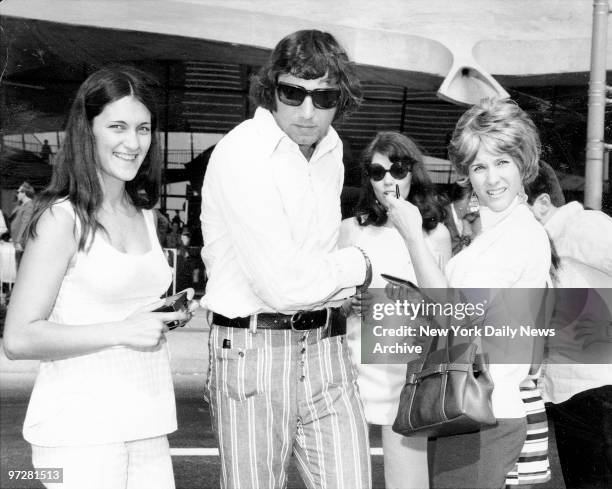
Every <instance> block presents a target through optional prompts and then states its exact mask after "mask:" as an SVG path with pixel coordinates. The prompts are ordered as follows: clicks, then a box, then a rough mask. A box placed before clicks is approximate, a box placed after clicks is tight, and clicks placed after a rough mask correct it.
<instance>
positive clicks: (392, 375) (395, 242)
mask: <svg viewBox="0 0 612 489" xmlns="http://www.w3.org/2000/svg"><path fill="white" fill-rule="evenodd" d="M352 221H354V219H353V220H352ZM424 235H425V242H426V243H427V246H428V248H429V250H430V251H431V252H432V254H433V255H434V258H435V259H436V261H438V262H440V264H441V266H444V265H445V260H446V256H442V255H443V254H444V253H442V254H440V253H439V252H438V251H437V250H436V249H437V248H444V246H442V247H440V246H438V243H437V242H436V240H438V241H439V240H440V239H441V240H442V241H444V240H446V248H447V249H448V254H450V235H449V234H448V230H447V229H446V227H445V226H444V224H442V223H439V224H438V227H436V228H435V229H434V230H433V231H432V232H431V233H430V234H427V233H424ZM349 241H350V244H353V245H356V246H359V247H360V248H361V249H363V250H365V252H366V253H367V254H368V257H369V258H370V261H371V263H372V283H371V284H370V289H371V291H372V290H373V289H378V290H380V291H382V290H383V289H384V288H385V285H386V284H387V282H386V280H385V279H383V278H382V276H381V274H383V273H386V274H389V275H393V276H396V277H399V278H403V279H404V280H410V281H411V282H413V283H414V284H417V279H416V275H415V272H414V268H413V265H412V260H411V258H410V253H409V252H408V248H407V247H406V244H405V243H404V240H403V238H402V237H401V235H400V234H399V232H398V231H397V229H396V228H394V227H387V226H359V225H356V224H355V225H354V226H353V228H352V232H351V236H350V237H349ZM344 244H345V245H348V244H349V242H346V243H344ZM395 319H396V318H391V317H388V318H386V319H385V322H384V324H385V326H386V327H388V328H392V327H394V326H398V327H399V326H401V325H402V324H404V323H405V321H404V320H403V319H402V318H401V317H398V318H397V320H398V322H397V324H393V321H394V320H395ZM346 326H347V328H346V339H347V344H348V346H349V348H350V351H351V360H352V362H353V366H354V367H355V369H356V370H357V373H358V376H357V385H358V386H359V395H360V397H361V399H362V401H363V407H364V413H365V417H366V420H367V421H368V423H371V424H380V425H390V424H393V421H394V420H395V416H396V415H397V409H398V405H399V399H400V394H401V391H402V387H403V386H404V383H405V381H406V362H404V363H385V364H382V363H376V364H375V363H370V364H365V363H361V345H362V336H361V318H360V317H359V316H357V315H355V314H353V313H351V314H350V315H349V317H348V318H347V325H346ZM380 356H381V355H380V354H379V358H380ZM417 357H418V355H417V354H416V353H415V354H409V355H407V358H408V360H414V359H416V358H417Z"/></svg>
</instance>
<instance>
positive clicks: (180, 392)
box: [0, 314, 565, 489]
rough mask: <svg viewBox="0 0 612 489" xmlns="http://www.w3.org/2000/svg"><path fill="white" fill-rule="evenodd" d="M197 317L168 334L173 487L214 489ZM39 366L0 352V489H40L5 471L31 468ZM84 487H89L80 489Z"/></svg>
mask: <svg viewBox="0 0 612 489" xmlns="http://www.w3.org/2000/svg"><path fill="white" fill-rule="evenodd" d="M203 323H204V321H203V317H200V314H198V315H197V316H196V318H194V320H193V321H192V323H190V324H189V325H187V327H186V328H185V329H183V330H177V331H175V332H172V333H171V334H170V335H169V336H168V341H169V346H170V352H171V366H172V371H173V378H174V384H175V390H176V397H177V414H178V425H179V429H178V431H177V432H176V433H173V434H172V435H170V437H169V438H170V446H171V448H172V453H173V456H172V461H173V464H174V474H175V478H176V486H177V489H213V488H218V487H219V483H218V477H219V457H218V455H217V450H216V444H215V440H214V436H213V434H212V432H211V424H210V413H209V410H208V405H207V404H206V403H205V402H204V401H203V398H202V390H203V385H204V383H205V372H206V369H207V365H208V355H207V348H206V339H207V330H206V328H204V327H203V326H202V325H203ZM36 370H37V362H28V361H20V362H11V361H9V360H8V359H6V357H5V356H4V354H3V352H2V351H1V348H0V488H1V489H13V488H14V489H25V488H27V489H31V488H34V487H36V488H41V487H42V486H40V485H39V486H33V485H32V484H31V483H27V482H25V483H24V482H15V481H9V480H8V476H7V471H8V470H9V469H19V468H21V469H23V468H26V467H27V468H31V462H30V449H29V446H28V444H27V443H26V442H25V441H24V440H23V438H22V436H21V426H22V424H23V419H24V417H25V412H26V408H27V402H28V399H29V396H30V392H31V389H32V386H33V382H34V378H35V375H36ZM370 441H371V445H372V447H373V448H372V451H373V456H372V467H373V485H374V487H375V488H383V487H384V475H383V466H382V456H381V449H380V446H381V442H380V430H379V429H376V428H375V429H372V430H371V431H370ZM551 442H552V443H551V446H552V447H553V450H552V453H551V462H552V467H553V474H554V477H553V480H552V481H551V482H549V483H548V484H544V485H540V486H539V487H538V488H537V489H565V486H564V484H563V481H562V478H561V475H560V474H561V472H560V467H559V463H558V459H557V456H556V451H555V450H554V438H553V439H552V440H551ZM289 488H304V485H303V484H302V482H301V480H300V478H299V475H298V474H297V471H296V470H295V468H292V470H291V471H290V473H289ZM83 489H87V488H83Z"/></svg>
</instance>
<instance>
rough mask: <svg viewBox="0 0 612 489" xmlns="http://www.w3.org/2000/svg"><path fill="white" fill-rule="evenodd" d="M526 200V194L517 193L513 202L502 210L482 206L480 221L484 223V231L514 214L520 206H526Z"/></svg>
mask: <svg viewBox="0 0 612 489" xmlns="http://www.w3.org/2000/svg"><path fill="white" fill-rule="evenodd" d="M526 201H527V198H526V196H524V195H523V196H520V195H517V196H516V197H515V198H514V200H513V201H512V203H511V204H510V205H509V206H508V208H507V209H505V210H503V211H501V212H494V211H492V210H491V209H489V208H488V207H485V206H482V207H481V208H480V222H481V223H482V229H483V231H484V230H487V229H490V228H492V227H494V226H497V224H499V223H500V222H502V221H503V220H504V219H506V217H508V216H509V215H510V214H512V212H513V211H514V209H515V208H517V207H518V206H526V205H527V204H526ZM530 212H531V211H530Z"/></svg>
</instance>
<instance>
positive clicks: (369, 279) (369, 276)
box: [355, 246, 372, 294]
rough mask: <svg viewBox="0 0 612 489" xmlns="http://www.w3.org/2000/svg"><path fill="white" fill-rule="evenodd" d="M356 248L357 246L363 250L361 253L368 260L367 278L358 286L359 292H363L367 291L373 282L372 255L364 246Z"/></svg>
mask: <svg viewBox="0 0 612 489" xmlns="http://www.w3.org/2000/svg"><path fill="white" fill-rule="evenodd" d="M355 248H357V249H358V250H359V251H361V254H362V255H363V258H364V259H365V262H366V276H365V280H364V281H363V283H362V284H361V285H359V286H358V287H357V292H359V293H360V294H361V293H363V292H365V291H366V290H368V287H369V286H370V284H371V283H372V262H371V261H370V257H369V256H368V254H367V253H366V252H365V251H364V250H363V248H360V247H359V246H355Z"/></svg>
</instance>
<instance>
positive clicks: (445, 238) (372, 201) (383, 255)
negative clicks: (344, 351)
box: [339, 132, 451, 488]
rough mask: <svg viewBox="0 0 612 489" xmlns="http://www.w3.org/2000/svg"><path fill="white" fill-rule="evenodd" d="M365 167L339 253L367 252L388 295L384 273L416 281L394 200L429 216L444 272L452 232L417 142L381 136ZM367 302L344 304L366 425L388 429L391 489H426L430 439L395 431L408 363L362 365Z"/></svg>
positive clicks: (432, 243)
mask: <svg viewBox="0 0 612 489" xmlns="http://www.w3.org/2000/svg"><path fill="white" fill-rule="evenodd" d="M362 166H363V173H362V175H363V176H362V185H361V197H360V201H359V203H358V205H357V213H356V214H357V217H354V218H351V219H346V220H344V221H343V222H342V227H341V228H340V240H339V243H340V246H341V247H346V246H353V245H356V246H359V247H360V248H362V249H363V250H365V251H366V253H367V254H368V256H369V257H370V260H371V262H372V271H373V278H372V285H371V287H373V288H379V289H384V287H385V284H386V282H385V280H384V279H383V278H382V277H381V273H382V274H384V273H386V274H390V275H394V276H397V277H399V278H403V279H405V280H410V281H412V282H416V281H417V280H416V277H415V273H414V270H413V267H412V263H411V261H410V256H409V254H408V251H407V249H406V246H405V244H404V242H403V239H402V237H401V235H400V234H399V232H398V231H397V229H396V228H395V226H394V224H393V223H392V222H391V221H390V220H389V219H387V208H388V205H389V200H391V199H398V198H399V199H402V200H407V201H409V202H412V203H413V204H414V205H416V206H417V208H418V209H419V212H420V213H422V216H423V220H422V223H423V225H422V228H421V229H420V230H419V233H420V234H421V235H422V237H423V240H424V241H425V242H426V243H427V246H428V249H429V250H430V251H431V253H432V256H434V257H435V258H434V259H435V261H436V263H440V265H441V266H443V265H444V264H445V263H446V261H447V260H448V259H449V258H450V256H451V242H450V234H449V232H448V230H447V229H446V227H445V226H444V224H442V220H443V218H444V210H443V208H442V206H441V205H440V204H439V203H438V200H437V199H436V196H435V194H434V191H433V188H432V185H431V182H430V179H429V176H428V175H427V170H426V169H425V166H424V165H423V157H422V155H421V152H420V151H419V149H418V148H417V146H416V145H415V143H414V142H413V141H412V140H410V139H409V138H407V137H406V136H404V135H402V134H400V133H397V132H380V133H378V134H377V135H376V137H375V138H374V140H373V141H372V142H371V143H370V144H369V145H368V146H367V148H366V149H365V151H364V153H363V157H362ZM398 193H399V195H398ZM367 300H368V298H367V297H359V296H355V297H353V298H352V299H350V300H349V301H348V302H347V303H346V310H347V311H350V312H349V317H348V324H347V341H348V344H349V347H350V349H351V357H352V359H353V362H354V363H355V367H356V369H357V371H358V374H359V375H358V378H357V383H358V384H359V392H360V395H361V398H362V400H363V403H364V408H365V414H366V419H367V420H368V422H369V423H371V424H377V425H382V440H383V454H384V467H385V483H386V487H388V488H426V487H428V475H427V439H426V438H419V437H414V438H405V437H403V436H401V435H398V434H396V433H394V432H393V431H392V430H391V425H392V424H393V421H394V419H395V415H396V414H397V405H398V402H399V394H400V392H401V389H402V386H403V384H404V380H405V377H406V365H405V364H403V365H402V364H361V363H360V362H359V361H358V360H359V359H360V358H361V320H360V317H359V315H360V314H361V313H362V306H363V307H366V302H367ZM362 301H363V302H362Z"/></svg>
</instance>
